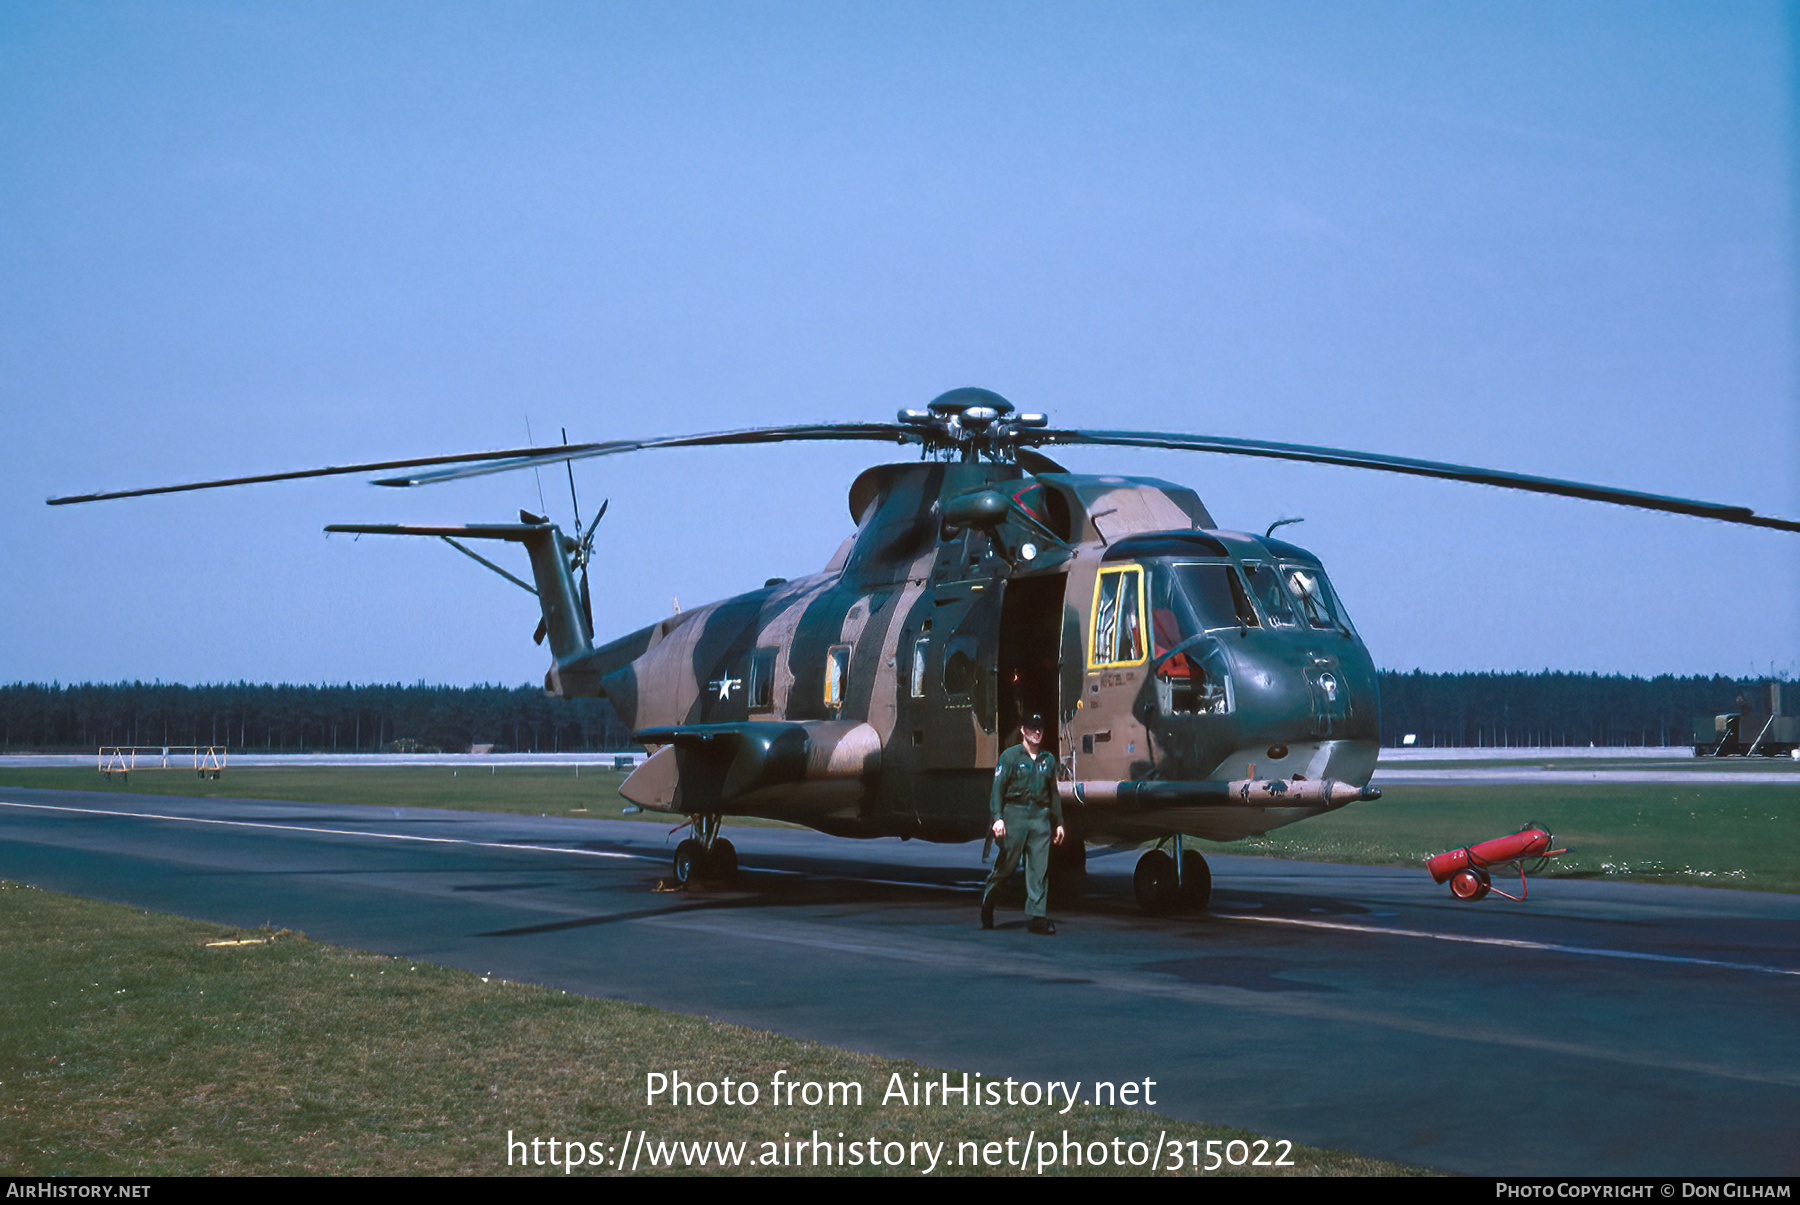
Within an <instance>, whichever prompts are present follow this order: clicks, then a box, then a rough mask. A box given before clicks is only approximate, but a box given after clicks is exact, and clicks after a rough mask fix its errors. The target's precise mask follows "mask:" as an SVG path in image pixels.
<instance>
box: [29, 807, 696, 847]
mask: <svg viewBox="0 0 1800 1205" xmlns="http://www.w3.org/2000/svg"><path fill="white" fill-rule="evenodd" d="M0 807H8V808H29V809H31V810H33V811H39V812H76V813H79V814H81V815H84V816H124V817H126V818H127V819H131V820H172V821H175V822H176V823H179V824H222V825H225V826H227V827H230V828H270V829H277V830H280V831H283V832H290V833H324V834H326V835H329V836H333V837H378V838H381V839H383V840H387V841H424V842H427V843H429V844H433V845H469V846H473V847H474V848H476V849H525V850H534V851H536V852H538V853H546V854H575V855H577V856H579V857H583V858H636V859H638V860H640V861H661V858H660V857H656V858H652V857H651V856H650V855H647V854H622V853H615V852H613V851H611V850H601V849H571V848H569V847H567V846H561V845H527V844H525V843H523V842H516V841H470V840H468V839H467V838H465V837H420V836H417V835H415V834H412V833H384V832H380V831H377V830H373V829H346V828H318V827H316V826H313V825H307V824H274V823H271V822H270V821H267V820H214V819H212V818H211V817H207V816H166V815H161V814H159V813H156V812H117V811H113V810H111V809H109V808H72V807H66V806H60V805H57V804H50V803H14V802H12V801H11V800H0Z"/></svg>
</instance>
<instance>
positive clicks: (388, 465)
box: [45, 423, 918, 506]
mask: <svg viewBox="0 0 1800 1205" xmlns="http://www.w3.org/2000/svg"><path fill="white" fill-rule="evenodd" d="M917 438H918V436H917V434H916V433H915V432H913V431H911V430H910V429H908V428H906V427H902V426H899V425H898V424H895V423H819V424H814V425H810V426H794V427H757V428H751V429H748V430H743V431H717V432H712V433H710V434H704V435H682V436H673V437H670V438H665V439H618V440H611V441H608V442H605V443H584V444H564V445H561V446H558V447H553V448H545V447H536V448H505V449H501V450H498V451H493V452H463V453H459V454H457V455H454V456H415V457H411V458H409V459H406V460H377V461H370V462H368V463H365V464H344V465H330V466H327V467H325V468H318V469H296V470H293V471H290V472H283V473H257V474H254V475H251V476H245V477H220V478H217V479H215V480H212V481H190V482H184V483H183V484H181V485H156V486H148V487H146V488H143V489H132V490H109V491H106V492H104V493H94V494H70V495H67V496H65V497H61V498H48V499H45V501H46V502H47V503H48V504H49V505H50V506H69V505H72V504H74V503H78V502H108V501H111V500H113V499H116V498H144V497H148V496H150V495H152V494H181V493H187V492H189V491H192V490H210V489H220V488H223V487H225V486H229V485H261V484H264V483H266V482H270V481H299V480H302V479H304V478H308V477H338V476H343V475H345V474H349V473H379V472H384V471H386V470H388V469H416V468H429V467H431V466H433V465H475V466H479V467H476V468H471V469H452V470H448V471H444V472H441V473H435V474H434V473H422V474H415V475H410V476H405V477H389V478H384V479H382V480H379V481H377V482H376V484H377V485H424V484H426V483H427V482H434V481H450V480H454V479H456V478H457V477H464V476H479V475H481V474H482V473H504V472H510V471H511V470H513V469H524V468H531V467H532V466H534V465H540V464H554V463H555V462H557V461H559V460H584V459H586V458H588V457H590V456H611V455H614V454H616V453H619V452H635V451H638V450H640V449H643V448H681V447H704V446H708V445H712V444H740V443H743V444H751V443H780V442H783V441H786V440H822V439H856V440H878V441H892V442H897V443H906V442H916V440H917Z"/></svg>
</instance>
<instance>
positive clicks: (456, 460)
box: [45, 445, 585, 506]
mask: <svg viewBox="0 0 1800 1205" xmlns="http://www.w3.org/2000/svg"><path fill="white" fill-rule="evenodd" d="M584 446H585V445H584ZM561 450H562V449H558V448H550V449H545V448H508V449H505V450H503V451H498V452H464V453H461V454H459V455H456V456H415V457H413V458H412V459H410V460H377V461H371V462H370V463H368V464H341V465H331V466H329V467H326V468H322V469H296V470H293V471H291V472H285V473H259V474H257V475H255V476H252V477H221V478H219V479H217V480H215V481H190V482H187V483H186V484H183V485H154V486H149V487H147V488H145V489H136V490H112V491H109V492H107V493H103V494H71V495H69V496H67V497H63V498H48V499H45V501H46V502H47V503H48V504H49V505H51V506H68V505H70V504H71V503H76V502H107V501H111V500H112V499H114V498H143V497H146V496H148V495H150V494H180V493H186V492H187V491H189V490H211V489H219V488H221V487H223V486H227V485H261V484H262V483H263V482H266V481H298V480H300V479H301V478H304V477H337V476H342V475H343V474H346V473H379V472H382V471H384V470H386V469H409V468H420V467H423V466H426V465H434V464H467V463H470V462H472V461H483V460H505V459H510V458H512V457H515V456H527V455H534V454H536V453H539V452H557V451H561Z"/></svg>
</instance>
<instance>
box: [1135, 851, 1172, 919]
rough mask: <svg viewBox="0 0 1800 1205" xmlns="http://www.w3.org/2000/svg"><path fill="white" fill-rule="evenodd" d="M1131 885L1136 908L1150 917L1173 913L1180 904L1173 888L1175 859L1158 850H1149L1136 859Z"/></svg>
mask: <svg viewBox="0 0 1800 1205" xmlns="http://www.w3.org/2000/svg"><path fill="white" fill-rule="evenodd" d="M1131 885H1132V887H1133V889H1134V890H1135V891H1136V892H1137V902H1138V907H1139V908H1142V909H1143V910H1144V911H1145V912H1148V913H1149V914H1150V915H1151V916H1164V915H1166V914H1168V913H1170V912H1173V911H1174V910H1175V905H1176V904H1177V903H1179V902H1180V893H1179V891H1178V890H1177V888H1176V886H1175V859H1174V858H1171V857H1170V856H1169V855H1168V854H1166V853H1164V852H1163V851H1162V850H1160V849H1153V850H1150V851H1149V852H1147V853H1145V854H1144V856H1143V857H1141V858H1139V859H1138V864H1137V873H1136V874H1135V875H1133V876H1132V880H1131Z"/></svg>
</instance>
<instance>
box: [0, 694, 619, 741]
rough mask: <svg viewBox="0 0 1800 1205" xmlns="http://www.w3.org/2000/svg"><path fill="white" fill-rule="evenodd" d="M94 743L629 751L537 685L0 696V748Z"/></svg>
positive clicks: (611, 718)
mask: <svg viewBox="0 0 1800 1205" xmlns="http://www.w3.org/2000/svg"><path fill="white" fill-rule="evenodd" d="M101 745H224V746H226V747H227V748H229V749H241V750H244V751H254V750H266V751H269V752H286V753H330V752H342V753H357V752H360V753H379V752H387V753H395V752H400V753H410V752H417V753H430V752H449V753H460V752H464V751H466V750H468V749H469V748H471V747H472V746H477V745H491V746H493V748H494V750H495V751H496V752H505V753H569V752H587V751H604V750H620V749H632V748H636V746H635V745H634V744H633V743H632V740H631V732H630V730H629V729H628V728H626V727H625V725H624V724H622V723H621V722H620V721H619V717H618V713H617V712H615V711H614V710H613V706H612V704H611V703H610V702H608V701H607V700H605V699H557V698H552V697H550V696H548V695H546V694H544V692H543V689H542V688H541V687H536V686H427V685H425V684H424V683H419V684H418V685H415V686H402V685H400V684H398V683H395V684H393V685H386V686H380V685H378V686H349V685H345V686H285V685H284V686H270V685H258V684H255V683H249V682H235V683H220V684H217V685H207V686H180V685H172V684H165V683H161V682H118V683H91V682H89V683H82V684H80V685H69V686H65V685H61V684H59V683H54V682H52V683H50V684H48V685H44V684H42V683H14V684H12V685H10V686H0V749H5V750H7V751H10V752H73V751H81V752H92V751H93V750H94V749H95V748H97V747H99V746H101Z"/></svg>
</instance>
